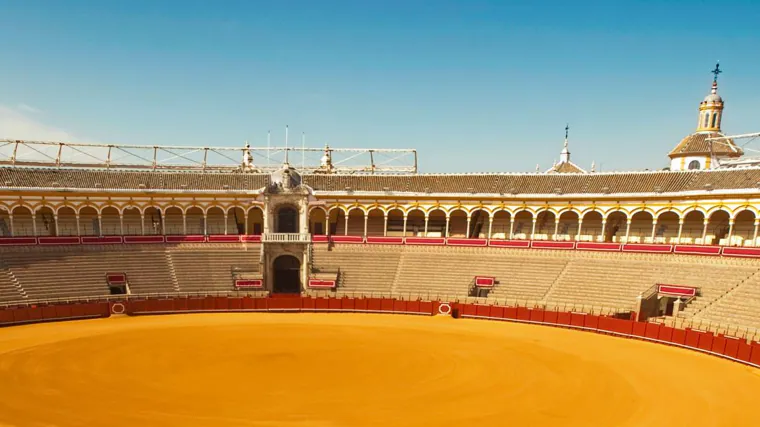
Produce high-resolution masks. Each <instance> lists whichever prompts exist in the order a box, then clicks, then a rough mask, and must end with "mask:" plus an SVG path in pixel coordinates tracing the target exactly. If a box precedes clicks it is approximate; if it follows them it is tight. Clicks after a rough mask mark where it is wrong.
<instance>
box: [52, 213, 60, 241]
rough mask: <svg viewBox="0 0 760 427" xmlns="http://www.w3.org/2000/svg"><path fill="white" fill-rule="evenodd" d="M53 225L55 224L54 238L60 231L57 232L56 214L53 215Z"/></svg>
mask: <svg viewBox="0 0 760 427" xmlns="http://www.w3.org/2000/svg"><path fill="white" fill-rule="evenodd" d="M53 223H54V224H55V233H53V235H54V236H58V235H59V234H60V231H59V230H58V214H57V213H54V214H53Z"/></svg>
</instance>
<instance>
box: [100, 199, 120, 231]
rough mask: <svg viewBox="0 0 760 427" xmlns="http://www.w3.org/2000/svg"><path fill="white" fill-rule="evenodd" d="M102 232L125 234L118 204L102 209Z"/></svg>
mask: <svg viewBox="0 0 760 427" xmlns="http://www.w3.org/2000/svg"><path fill="white" fill-rule="evenodd" d="M100 233H101V235H103V236H119V235H122V234H124V231H123V230H122V227H121V213H120V212H119V208H117V207H116V206H104V207H103V208H102V209H101V210H100Z"/></svg>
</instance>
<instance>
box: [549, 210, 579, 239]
mask: <svg viewBox="0 0 760 427" xmlns="http://www.w3.org/2000/svg"><path fill="white" fill-rule="evenodd" d="M579 221H580V215H579V213H578V212H577V211H575V210H572V209H566V210H564V211H560V213H559V222H558V226H557V235H556V236H555V237H554V238H555V239H556V240H575V239H576V238H577V236H578V223H579Z"/></svg>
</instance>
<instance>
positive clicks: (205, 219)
mask: <svg viewBox="0 0 760 427" xmlns="http://www.w3.org/2000/svg"><path fill="white" fill-rule="evenodd" d="M203 235H204V236H208V215H206V212H203Z"/></svg>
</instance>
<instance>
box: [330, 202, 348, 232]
mask: <svg viewBox="0 0 760 427" xmlns="http://www.w3.org/2000/svg"><path fill="white" fill-rule="evenodd" d="M327 217H328V218H329V223H330V233H329V234H331V235H344V234H346V231H345V229H346V218H347V211H346V208H345V207H343V206H340V205H336V206H333V207H331V208H330V209H329V210H328V211H327Z"/></svg>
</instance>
